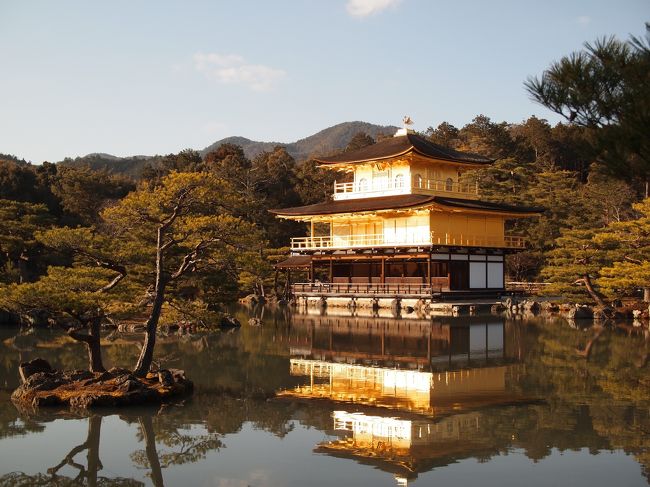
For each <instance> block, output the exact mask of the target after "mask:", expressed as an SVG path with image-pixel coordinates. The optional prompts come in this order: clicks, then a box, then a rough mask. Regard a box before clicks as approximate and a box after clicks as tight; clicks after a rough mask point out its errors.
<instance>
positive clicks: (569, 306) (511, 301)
mask: <svg viewBox="0 0 650 487" xmlns="http://www.w3.org/2000/svg"><path fill="white" fill-rule="evenodd" d="M491 311H492V312H493V313H507V314H510V315H512V316H522V317H531V316H536V315H542V316H552V315H555V316H560V317H562V318H565V319H567V320H569V321H575V320H593V321H596V322H603V321H607V320H633V321H634V324H635V325H637V326H641V325H643V324H646V325H647V324H648V320H649V318H650V313H649V311H650V310H649V309H648V308H647V307H645V306H643V305H641V304H638V303H637V304H636V305H633V306H616V307H615V306H588V305H585V304H576V303H554V302H552V301H537V300H535V299H532V298H529V299H516V298H506V299H504V300H503V301H502V303H501V304H497V305H494V306H493V307H492V310H491Z"/></svg>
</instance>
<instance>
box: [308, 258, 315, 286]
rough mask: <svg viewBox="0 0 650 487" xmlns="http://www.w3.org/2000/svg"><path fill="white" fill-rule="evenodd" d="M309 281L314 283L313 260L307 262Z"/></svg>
mask: <svg viewBox="0 0 650 487" xmlns="http://www.w3.org/2000/svg"><path fill="white" fill-rule="evenodd" d="M309 282H311V283H312V284H314V261H313V260H311V261H310V262H309Z"/></svg>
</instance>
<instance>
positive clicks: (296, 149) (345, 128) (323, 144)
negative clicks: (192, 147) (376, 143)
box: [201, 122, 397, 162]
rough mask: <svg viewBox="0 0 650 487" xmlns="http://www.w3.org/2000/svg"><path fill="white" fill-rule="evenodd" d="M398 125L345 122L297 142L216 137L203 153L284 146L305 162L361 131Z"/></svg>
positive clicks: (381, 131)
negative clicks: (233, 146)
mask: <svg viewBox="0 0 650 487" xmlns="http://www.w3.org/2000/svg"><path fill="white" fill-rule="evenodd" d="M396 130H397V127H394V126H392V125H388V126H382V125H375V124H372V123H367V122H343V123H339V124H338V125H334V126H332V127H328V128H326V129H324V130H321V131H320V132H317V133H315V134H314V135H310V136H309V137H305V138H304V139H300V140H298V141H296V142H290V143H282V142H258V141H255V140H250V139H247V138H245V137H227V138H225V139H221V140H217V141H216V142H215V143H213V144H211V145H209V146H208V147H206V148H205V149H203V150H202V151H201V155H202V156H204V155H205V154H207V153H208V152H210V151H213V150H215V149H216V148H217V147H219V146H220V145H221V144H226V143H229V144H237V145H239V146H241V147H242V148H243V149H244V154H246V157H249V158H254V157H255V156H257V155H259V154H260V153H262V152H264V151H269V150H272V149H273V148H274V147H275V146H277V145H281V146H283V147H285V148H286V149H287V152H288V153H289V154H291V156H292V157H293V158H294V159H295V160H296V161H298V162H302V161H305V160H307V159H309V158H311V157H314V156H325V155H330V154H333V153H336V152H340V151H342V150H343V149H345V147H346V146H347V145H348V143H349V142H350V139H352V137H354V136H355V135H356V134H358V133H359V132H365V133H367V134H368V135H370V136H371V137H373V138H375V139H376V138H377V136H380V135H393V134H394V133H395V131H396Z"/></svg>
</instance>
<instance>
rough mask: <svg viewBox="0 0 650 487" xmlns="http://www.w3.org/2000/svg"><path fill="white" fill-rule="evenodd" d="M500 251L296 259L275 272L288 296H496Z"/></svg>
mask: <svg viewBox="0 0 650 487" xmlns="http://www.w3.org/2000/svg"><path fill="white" fill-rule="evenodd" d="M504 265H505V253H504V251H503V250H502V249H476V250H473V251H471V252H470V251H468V250H462V249H461V250H446V251H441V250H439V249H435V251H434V250H433V249H432V250H431V251H423V250H422V249H420V250H419V251H418V250H414V251H402V252H399V251H396V252H387V251H386V250H382V251H377V252H366V253H343V252H341V253H329V254H324V253H322V254H318V253H314V254H301V255H294V256H291V257H290V258H289V259H287V260H286V261H284V262H282V263H280V264H278V265H277V266H276V268H277V269H279V270H285V271H287V277H288V283H289V284H290V286H291V288H290V289H291V292H292V294H293V295H294V296H298V297H299V296H319V295H322V296H360V297H367V296H380V297H417V296H440V295H442V294H445V295H465V296H471V295H497V294H499V293H501V292H503V291H504V289H505V281H504V276H505V272H504Z"/></svg>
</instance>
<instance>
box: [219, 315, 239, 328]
mask: <svg viewBox="0 0 650 487" xmlns="http://www.w3.org/2000/svg"><path fill="white" fill-rule="evenodd" d="M240 326H241V323H240V322H239V320H238V319H237V318H235V317H234V316H230V315H224V316H223V317H222V318H221V319H220V320H219V328H222V329H228V328H239V327H240Z"/></svg>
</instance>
